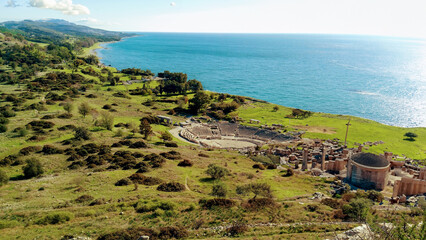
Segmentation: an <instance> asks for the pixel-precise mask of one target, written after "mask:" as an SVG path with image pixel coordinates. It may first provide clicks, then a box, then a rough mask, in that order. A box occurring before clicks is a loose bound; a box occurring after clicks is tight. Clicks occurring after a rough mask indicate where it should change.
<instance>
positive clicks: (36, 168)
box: [22, 158, 44, 179]
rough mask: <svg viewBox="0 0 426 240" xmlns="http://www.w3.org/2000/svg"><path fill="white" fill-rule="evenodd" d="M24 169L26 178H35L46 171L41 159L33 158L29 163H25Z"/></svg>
mask: <svg viewBox="0 0 426 240" xmlns="http://www.w3.org/2000/svg"><path fill="white" fill-rule="evenodd" d="M22 170H23V171H24V176H25V178H28V179H29V178H33V177H37V176H40V175H41V174H43V173H44V170H43V166H42V165H41V163H40V161H39V160H37V159H35V158H32V159H28V160H27V165H25V166H24V167H23V168H22Z"/></svg>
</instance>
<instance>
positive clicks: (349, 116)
mask: <svg viewBox="0 0 426 240" xmlns="http://www.w3.org/2000/svg"><path fill="white" fill-rule="evenodd" d="M140 35H141V34H139V35H135V36H130V37H123V38H122V39H120V40H119V41H111V42H99V43H97V45H98V46H97V47H96V48H95V49H92V50H91V51H92V53H93V54H95V55H96V56H98V57H99V59H100V60H101V64H102V65H104V66H106V65H105V63H104V62H103V61H102V58H101V57H100V56H99V54H98V51H97V50H98V49H101V48H103V49H106V48H107V45H109V44H111V43H116V42H120V41H123V40H125V39H127V38H132V37H137V36H140ZM111 67H114V66H113V65H111ZM114 68H115V67H114ZM206 90H209V89H206ZM209 91H211V92H217V93H227V92H226V91H214V90H209ZM237 95H241V96H245V97H247V98H252V99H256V100H257V101H262V102H265V103H268V104H276V105H279V106H283V107H286V108H296V107H287V106H286V105H282V104H280V103H274V102H273V101H268V100H263V99H261V98H256V97H252V96H246V95H244V94H237ZM308 111H311V112H313V113H318V114H330V115H334V116H340V117H347V118H359V119H364V120H368V121H373V122H376V123H379V124H382V125H385V126H389V127H396V128H403V129H426V127H423V126H411V127H410V126H409V127H407V126H401V125H395V124H389V123H384V122H380V121H378V120H374V119H371V118H366V117H363V116H357V115H350V114H346V113H330V112H325V111H315V110H308Z"/></svg>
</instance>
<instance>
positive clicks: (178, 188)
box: [157, 182, 185, 192]
mask: <svg viewBox="0 0 426 240" xmlns="http://www.w3.org/2000/svg"><path fill="white" fill-rule="evenodd" d="M157 190H158V191H163V192H182V191H184V190H185V185H183V184H181V183H178V182H169V183H162V184H160V185H159V186H158V187H157Z"/></svg>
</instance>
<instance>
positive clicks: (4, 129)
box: [0, 124, 7, 133]
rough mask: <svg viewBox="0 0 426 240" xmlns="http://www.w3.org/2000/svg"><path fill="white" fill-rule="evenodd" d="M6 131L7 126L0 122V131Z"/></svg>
mask: <svg viewBox="0 0 426 240" xmlns="http://www.w3.org/2000/svg"><path fill="white" fill-rule="evenodd" d="M4 132H7V127H6V125H4V124H0V133H4Z"/></svg>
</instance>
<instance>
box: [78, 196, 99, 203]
mask: <svg viewBox="0 0 426 240" xmlns="http://www.w3.org/2000/svg"><path fill="white" fill-rule="evenodd" d="M93 199H95V198H94V197H92V196H90V195H81V196H80V197H78V198H76V199H75V200H74V201H75V202H76V203H85V202H90V201H93Z"/></svg>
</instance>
